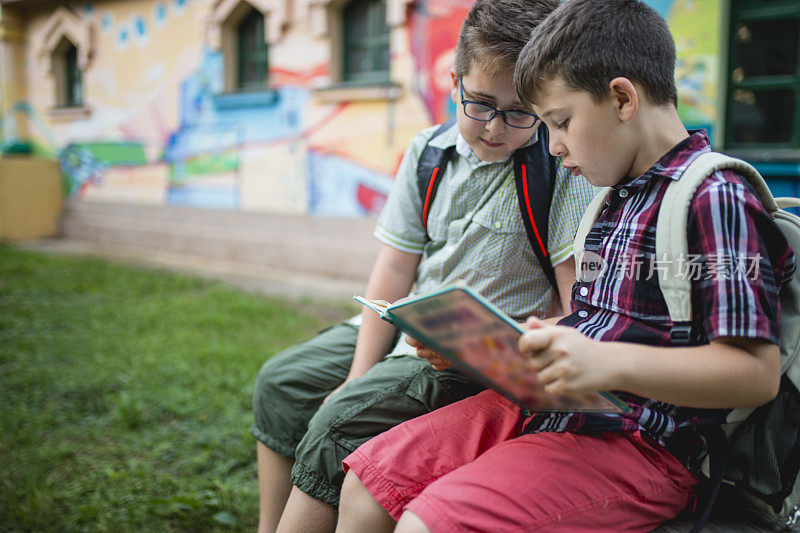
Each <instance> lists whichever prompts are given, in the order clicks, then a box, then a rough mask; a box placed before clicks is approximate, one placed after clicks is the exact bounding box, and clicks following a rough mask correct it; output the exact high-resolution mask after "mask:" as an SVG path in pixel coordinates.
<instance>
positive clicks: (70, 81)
mask: <svg viewBox="0 0 800 533" xmlns="http://www.w3.org/2000/svg"><path fill="white" fill-rule="evenodd" d="M53 56H54V57H53V66H54V68H55V74H56V105H57V107H81V106H83V81H82V74H81V69H80V68H79V67H78V49H77V48H76V47H75V45H74V44H72V43H71V42H70V41H69V40H68V39H62V40H61V42H60V43H59V45H58V46H57V47H56V49H55V52H54V53H53Z"/></svg>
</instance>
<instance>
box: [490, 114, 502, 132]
mask: <svg viewBox="0 0 800 533" xmlns="http://www.w3.org/2000/svg"><path fill="white" fill-rule="evenodd" d="M486 129H487V130H489V132H490V133H491V134H492V135H499V134H501V133H503V132H504V131H505V129H506V123H505V122H503V117H501V116H500V114H497V115H495V116H493V117H492V119H491V120H490V121H488V122H487V123H486Z"/></svg>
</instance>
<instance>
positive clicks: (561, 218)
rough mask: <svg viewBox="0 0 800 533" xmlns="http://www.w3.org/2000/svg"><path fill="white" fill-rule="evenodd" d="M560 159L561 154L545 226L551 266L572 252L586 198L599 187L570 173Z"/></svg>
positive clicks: (585, 206) (595, 192)
mask: <svg viewBox="0 0 800 533" xmlns="http://www.w3.org/2000/svg"><path fill="white" fill-rule="evenodd" d="M561 161H562V159H561V158H560V157H559V158H557V159H556V165H557V167H558V169H557V171H556V183H555V187H554V188H553V202H552V204H551V206H550V217H549V219H548V226H547V231H548V234H547V249H548V250H550V262H551V263H552V264H553V265H554V266H555V265H557V264H559V263H561V262H563V261H565V260H566V259H569V258H570V257H571V256H572V253H573V248H572V246H573V241H574V240H575V233H576V232H577V231H578V223H579V222H580V220H581V217H582V216H583V212H584V211H586V208H587V207H588V206H589V202H591V201H592V198H594V195H595V194H597V192H598V191H599V190H600V189H599V188H597V187H595V186H593V185H591V184H590V183H589V182H588V181H586V178H584V177H583V176H579V177H574V176H572V174H571V173H570V172H569V170H567V169H566V168H564V167H563V166H561Z"/></svg>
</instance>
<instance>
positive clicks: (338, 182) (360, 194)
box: [308, 152, 393, 217]
mask: <svg viewBox="0 0 800 533" xmlns="http://www.w3.org/2000/svg"><path fill="white" fill-rule="evenodd" d="M308 170H309V183H310V185H309V186H310V195H309V197H310V199H311V200H310V202H311V205H310V206H309V208H310V211H311V213H312V214H314V215H320V216H343V217H348V216H349V217H363V216H366V215H373V216H374V215H376V214H377V213H378V212H380V209H381V208H382V207H383V204H384V203H385V201H386V197H387V196H388V195H389V191H390V189H391V187H392V182H393V176H390V175H387V174H383V173H380V172H376V171H374V170H372V169H369V168H366V167H363V166H361V165H358V164H357V163H354V162H352V161H349V160H347V159H344V158H342V157H339V156H336V155H333V154H324V153H316V152H311V153H309V156H308Z"/></svg>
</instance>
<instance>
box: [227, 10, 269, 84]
mask: <svg viewBox="0 0 800 533" xmlns="http://www.w3.org/2000/svg"><path fill="white" fill-rule="evenodd" d="M246 24H253V25H254V26H255V28H254V30H253V31H254V33H255V35H254V36H253V35H246V34H245V31H246V30H248V29H250V28H245V27H244V26H245V25H246ZM234 32H235V35H236V60H235V61H236V78H235V79H236V85H235V89H236V90H237V91H258V90H266V89H267V87H268V84H269V45H268V44H267V42H266V34H265V32H266V24H265V23H264V15H263V14H262V13H261V12H260V11H258V10H257V9H255V8H253V7H251V8H250V11H248V12H247V13H245V14H244V15H243V16H242V17H241V18H240V19H239V20H238V21H237V22H236V26H235V30H234ZM250 40H252V42H247V41H250ZM253 42H254V43H256V49H255V50H253V49H251V48H248V47H249V46H250V45H251V44H252V43H253ZM249 64H255V65H256V67H257V71H258V72H259V73H260V74H263V76H262V77H261V79H260V80H248V79H245V73H246V72H247V69H246V67H247V65H249Z"/></svg>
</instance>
